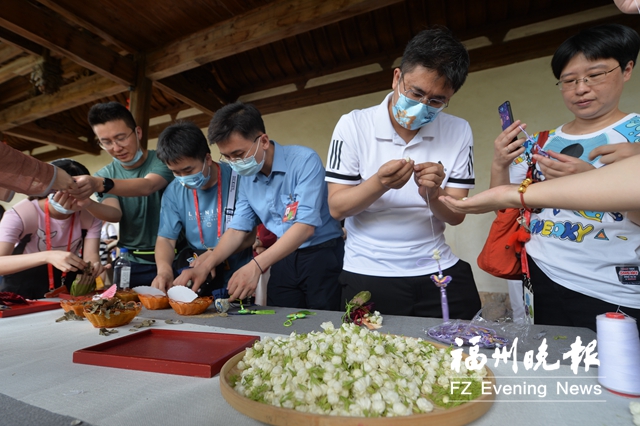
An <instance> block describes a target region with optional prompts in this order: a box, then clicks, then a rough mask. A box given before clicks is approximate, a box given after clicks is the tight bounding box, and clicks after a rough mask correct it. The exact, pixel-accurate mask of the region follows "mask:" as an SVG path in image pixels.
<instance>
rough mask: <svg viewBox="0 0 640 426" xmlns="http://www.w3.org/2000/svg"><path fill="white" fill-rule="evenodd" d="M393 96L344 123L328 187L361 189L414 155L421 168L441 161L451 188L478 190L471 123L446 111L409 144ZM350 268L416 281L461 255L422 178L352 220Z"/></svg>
mask: <svg viewBox="0 0 640 426" xmlns="http://www.w3.org/2000/svg"><path fill="white" fill-rule="evenodd" d="M390 98H391V94H389V95H387V97H386V98H385V99H384V101H382V103H381V104H380V105H378V106H374V107H371V108H367V109H363V110H355V111H352V112H350V113H349V114H346V115H343V116H342V117H341V118H340V121H338V124H337V125H336V128H335V130H334V131H333V136H332V138H331V146H330V147H329V155H328V157H327V170H326V177H325V180H326V181H327V182H332V183H339V184H343V185H358V184H360V183H361V182H364V181H365V180H367V179H369V178H370V177H371V176H373V175H374V174H375V173H376V172H377V171H378V169H379V168H380V166H382V165H383V164H384V163H386V162H388V161H390V160H394V159H396V160H399V159H402V158H406V157H411V159H412V160H414V161H415V163H416V164H418V163H424V162H434V163H437V162H438V161H440V162H441V163H442V164H443V165H444V167H445V169H446V176H445V178H444V181H443V182H442V187H443V188H447V187H449V188H464V189H471V188H473V186H474V183H475V175H474V171H473V136H472V134H471V127H470V126H469V123H467V122H466V121H465V120H463V119H461V118H458V117H454V116H452V115H449V114H445V113H442V112H441V113H440V114H438V116H437V118H436V119H435V120H434V121H433V122H431V123H429V124H427V125H425V126H423V127H422V128H421V129H420V130H419V131H418V133H417V134H416V136H415V137H414V138H413V139H412V140H411V142H409V143H406V142H405V141H404V140H403V139H402V138H401V137H400V136H399V135H398V134H397V133H396V131H395V130H394V129H393V126H392V124H391V117H389V112H388V109H387V106H388V103H389V100H390ZM345 228H346V230H347V240H346V245H345V258H344V270H346V271H349V272H354V273H357V274H363V275H372V276H380V277H413V276H419V275H426V274H431V273H434V272H437V270H438V266H437V263H436V261H435V260H433V258H432V256H433V251H434V249H436V248H437V249H439V250H440V253H441V260H440V265H441V267H442V269H446V268H449V267H451V266H453V265H454V264H455V263H456V262H457V261H458V258H457V257H456V256H455V255H454V254H453V253H452V252H451V249H450V248H449V246H448V245H447V243H446V241H445V239H444V229H445V223H444V222H442V221H441V220H439V219H437V218H436V217H434V216H433V215H432V213H431V210H430V209H429V207H428V205H427V202H426V201H425V200H424V199H423V198H422V197H421V196H420V194H419V193H418V186H417V185H416V183H415V180H414V179H410V180H409V181H408V182H407V183H406V184H405V185H404V187H402V188H401V189H398V190H394V189H391V190H389V191H387V192H386V193H385V194H384V195H383V196H382V197H380V198H379V199H378V200H377V201H375V202H374V203H373V204H371V205H370V206H369V207H367V209H365V210H364V211H362V212H360V213H358V214H357V215H355V216H351V217H348V218H347V219H346V220H345Z"/></svg>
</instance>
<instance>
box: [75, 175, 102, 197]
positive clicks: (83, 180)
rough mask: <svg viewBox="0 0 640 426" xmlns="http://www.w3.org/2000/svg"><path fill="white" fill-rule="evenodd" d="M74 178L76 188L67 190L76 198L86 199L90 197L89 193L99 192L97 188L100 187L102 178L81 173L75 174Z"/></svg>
mask: <svg viewBox="0 0 640 426" xmlns="http://www.w3.org/2000/svg"><path fill="white" fill-rule="evenodd" d="M74 179H75V180H76V184H77V185H78V188H77V189H76V190H71V191H69V193H70V194H71V195H73V196H74V197H75V198H77V199H78V200H86V199H87V198H89V197H91V194H93V193H94V192H99V190H100V189H102V178H98V177H94V176H89V175H82V176H75V178H74Z"/></svg>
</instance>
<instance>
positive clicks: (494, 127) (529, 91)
mask: <svg viewBox="0 0 640 426" xmlns="http://www.w3.org/2000/svg"><path fill="white" fill-rule="evenodd" d="M550 62H551V57H545V58H541V59H535V60H532V61H527V62H521V63H517V64H513V65H509V66H505V67H501V68H494V69H489V70H485V71H479V72H475V73H472V74H470V75H469V77H468V79H467V82H466V83H465V85H464V86H463V87H462V89H460V91H459V92H458V93H457V94H456V95H455V96H454V97H453V99H452V101H451V104H450V106H449V108H447V110H446V111H447V113H449V114H453V115H457V116H459V117H462V118H464V119H466V120H467V121H469V123H470V124H471V128H472V129H473V133H474V138H475V171H476V189H475V190H473V191H472V192H471V193H472V194H473V193H475V192H478V191H481V190H483V189H487V188H488V187H489V170H490V165H491V160H492V156H493V141H494V139H495V138H496V136H497V135H498V134H499V133H500V119H499V117H498V113H497V108H498V105H500V104H501V103H502V102H504V101H505V100H509V101H510V102H511V105H512V109H513V114H514V116H515V118H516V119H520V120H522V121H523V122H525V123H527V125H528V129H529V130H530V132H529V133H532V132H537V131H540V130H547V129H551V128H554V127H557V126H558V125H560V124H562V123H564V122H566V121H569V120H570V119H571V118H572V115H571V114H570V113H569V111H567V109H566V108H565V106H564V103H563V102H562V97H561V95H560V92H559V91H558V89H557V88H556V86H555V82H556V80H555V78H554V77H553V74H552V73H551V67H550V65H549V64H550ZM638 72H640V70H638V71H636V73H638ZM388 91H391V78H390V79H389V90H388ZM388 91H383V92H378V93H374V94H369V95H365V96H358V97H355V98H350V99H345V100H342V101H336V102H329V103H326V104H322V105H316V106H313V107H305V108H300V109H296V110H292V111H285V112H281V113H277V114H269V115H266V116H265V117H264V120H265V125H266V128H267V133H268V134H269V136H270V137H271V138H272V139H274V140H276V141H278V143H281V144H297V145H306V146H309V147H312V148H313V149H315V150H316V151H317V152H318V154H319V155H320V157H321V158H322V160H323V161H325V157H326V155H327V150H328V147H329V142H330V140H331V134H332V132H333V128H334V126H335V124H336V123H337V121H338V119H339V118H340V116H341V115H342V114H345V113H347V112H349V111H351V110H353V109H357V108H366V107H369V106H372V105H377V104H379V103H380V102H381V101H382V99H383V98H384V96H385V95H386V94H387V92H388ZM639 94H640V75H638V76H635V77H632V79H631V81H629V82H628V83H627V85H626V87H625V92H624V95H623V98H622V101H621V106H620V107H621V109H622V110H623V111H625V112H636V111H638V108H636V104H637V102H635V99H637V98H638V95H639ZM204 130H205V134H206V129H204ZM155 146H156V141H155V140H152V141H150V142H149V148H152V149H153V148H155ZM212 153H213V158H214V159H217V158H218V156H219V154H218V153H217V150H216V148H215V147H212ZM75 159H76V160H77V161H79V162H81V163H83V164H84V165H85V166H87V168H88V169H89V170H90V171H91V172H92V173H94V172H95V171H97V170H98V169H99V168H100V167H102V166H103V165H105V164H107V163H108V161H109V159H110V157H109V156H108V155H107V154H106V153H102V155H101V156H99V157H96V156H90V155H82V156H78V157H75ZM16 199H19V198H18V197H16ZM5 206H6V204H5ZM492 220H493V213H489V214H484V215H478V216H468V217H467V218H466V219H465V221H464V222H463V223H462V224H461V225H459V226H456V227H449V228H448V229H447V231H446V236H447V240H448V241H449V244H450V245H451V246H452V248H453V250H454V252H455V253H456V254H457V255H458V256H459V257H461V258H462V259H465V260H466V261H468V262H469V263H470V264H471V265H472V266H473V267H474V274H475V278H476V282H477V283H478V288H479V290H480V291H490V292H506V291H507V287H506V282H505V281H504V280H501V279H497V278H494V277H492V276H490V275H488V274H486V273H484V272H482V271H481V270H479V269H478V268H477V266H476V258H477V255H478V253H479V252H480V250H481V248H482V246H483V244H484V241H485V238H486V235H487V233H488V232H489V226H490V225H491V221H492Z"/></svg>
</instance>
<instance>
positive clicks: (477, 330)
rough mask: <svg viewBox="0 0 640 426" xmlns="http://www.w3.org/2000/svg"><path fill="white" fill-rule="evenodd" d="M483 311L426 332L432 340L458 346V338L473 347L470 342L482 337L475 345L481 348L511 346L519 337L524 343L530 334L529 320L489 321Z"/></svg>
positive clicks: (503, 319)
mask: <svg viewBox="0 0 640 426" xmlns="http://www.w3.org/2000/svg"><path fill="white" fill-rule="evenodd" d="M482 311H483V310H482V309H480V310H479V311H478V313H477V314H476V315H475V317H473V319H472V320H471V321H468V320H451V321H447V322H443V323H442V324H439V325H437V326H434V327H431V328H429V329H428V330H426V333H427V335H428V336H429V337H431V338H432V339H435V340H437V341H439V342H442V343H446V344H450V345H456V342H455V340H456V338H460V339H462V342H463V344H464V345H466V346H473V345H474V343H471V342H470V340H471V339H473V338H474V337H477V336H480V339H479V341H477V342H476V343H475V344H476V345H478V346H480V347H481V348H488V349H493V348H500V347H503V346H509V345H511V343H512V342H513V340H514V339H515V338H516V337H517V338H518V340H520V341H523V340H525V339H526V338H527V336H528V334H529V329H530V326H531V322H530V321H529V320H528V319H525V320H524V321H518V322H514V321H512V320H511V318H499V319H487V318H484V317H483V316H482ZM474 341H475V340H474Z"/></svg>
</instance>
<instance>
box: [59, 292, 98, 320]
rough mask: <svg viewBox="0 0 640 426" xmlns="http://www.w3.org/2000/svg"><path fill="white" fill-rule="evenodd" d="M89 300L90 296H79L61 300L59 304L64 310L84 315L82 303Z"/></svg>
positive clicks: (80, 315)
mask: <svg viewBox="0 0 640 426" xmlns="http://www.w3.org/2000/svg"><path fill="white" fill-rule="evenodd" d="M89 300H91V298H90V297H79V298H76V299H69V300H65V299H63V300H61V301H60V306H62V309H64V311H65V312H69V311H73V312H74V313H75V314H76V315H77V316H79V317H84V303H85V302H87V301H89Z"/></svg>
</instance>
